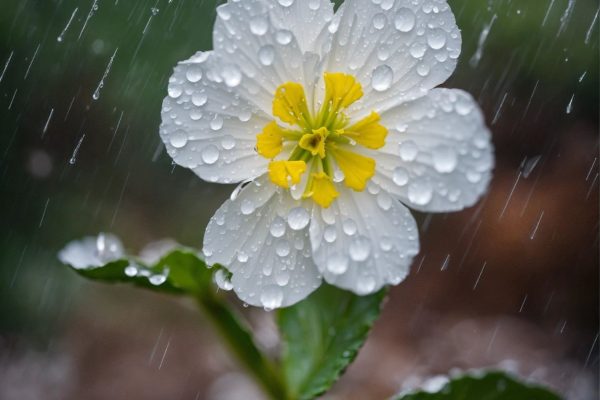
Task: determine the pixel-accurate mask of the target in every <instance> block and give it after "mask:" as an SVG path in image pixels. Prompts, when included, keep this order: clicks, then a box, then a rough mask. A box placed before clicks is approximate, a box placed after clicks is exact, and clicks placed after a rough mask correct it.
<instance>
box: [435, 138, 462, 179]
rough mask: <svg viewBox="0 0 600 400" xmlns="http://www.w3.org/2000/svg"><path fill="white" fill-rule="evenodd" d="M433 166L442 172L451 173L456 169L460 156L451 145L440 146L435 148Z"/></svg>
mask: <svg viewBox="0 0 600 400" xmlns="http://www.w3.org/2000/svg"><path fill="white" fill-rule="evenodd" d="M432 155H433V167H434V168H435V169H436V171H438V172H440V173H450V172H452V171H454V170H455V169H456V166H457V164H458V157H457V155H456V152H455V151H454V150H453V149H452V148H450V147H449V146H445V145H443V146H438V147H436V148H434V149H433V152H432Z"/></svg>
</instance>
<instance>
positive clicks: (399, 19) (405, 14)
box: [394, 8, 416, 32]
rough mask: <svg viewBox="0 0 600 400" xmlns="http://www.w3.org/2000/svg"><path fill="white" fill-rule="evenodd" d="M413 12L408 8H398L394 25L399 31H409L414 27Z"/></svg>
mask: <svg viewBox="0 0 600 400" xmlns="http://www.w3.org/2000/svg"><path fill="white" fill-rule="evenodd" d="M415 19H416V18H415V13H413V12H412V10H410V9H408V8H400V9H399V10H398V12H397V13H396V18H394V26H395V27H396V29H398V30H399V31H400V32H410V31H412V30H413V29H414V27H415Z"/></svg>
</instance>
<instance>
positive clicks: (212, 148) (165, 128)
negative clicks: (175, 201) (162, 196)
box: [160, 53, 270, 183]
mask: <svg viewBox="0 0 600 400" xmlns="http://www.w3.org/2000/svg"><path fill="white" fill-rule="evenodd" d="M222 71H223V67H222V60H220V59H218V56H216V55H215V53H198V54H196V55H195V56H193V57H192V58H190V59H189V60H186V61H184V62H181V63H179V65H177V67H175V71H174V73H173V76H172V77H171V78H170V79H169V90H168V92H169V96H167V97H166V98H165V100H164V101H163V107H162V124H161V127H160V136H161V138H162V140H163V142H164V143H165V145H166V147H167V152H168V153H169V155H170V156H171V157H172V158H173V160H174V161H175V162H176V163H177V164H179V165H181V166H183V167H186V168H190V169H192V170H193V171H194V172H195V173H196V174H197V175H198V176H200V177H201V178H202V179H204V180H206V181H209V182H219V183H236V182H241V181H244V180H246V179H249V178H253V177H256V176H259V175H261V174H263V173H264V172H265V171H266V169H267V164H268V160H266V159H265V158H263V157H261V156H259V155H258V154H257V153H256V151H255V150H254V147H255V146H256V135H257V134H258V133H260V132H261V131H262V129H263V127H264V126H265V125H266V124H268V123H269V121H270V118H269V117H268V116H267V115H266V114H264V113H263V112H262V111H260V110H259V109H257V108H256V107H255V106H254V105H252V104H251V103H249V102H248V101H246V100H244V98H242V97H241V96H240V95H239V94H238V93H237V91H236V90H235V88H232V87H229V85H228V84H227V81H226V79H224V78H223V76H222V75H223V74H222Z"/></svg>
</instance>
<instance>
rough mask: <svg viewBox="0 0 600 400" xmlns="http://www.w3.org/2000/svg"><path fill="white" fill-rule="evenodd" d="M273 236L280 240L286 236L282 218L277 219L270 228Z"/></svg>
mask: <svg viewBox="0 0 600 400" xmlns="http://www.w3.org/2000/svg"><path fill="white" fill-rule="evenodd" d="M269 231H270V232H271V235H272V236H273V237H276V238H280V237H282V236H283V235H284V234H285V221H284V219H283V218H281V217H276V218H275V219H274V220H273V222H272V223H271V227H270V228H269Z"/></svg>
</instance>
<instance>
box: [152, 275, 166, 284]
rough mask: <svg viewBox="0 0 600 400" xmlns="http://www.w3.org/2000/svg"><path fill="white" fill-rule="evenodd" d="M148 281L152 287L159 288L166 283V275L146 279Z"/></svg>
mask: <svg viewBox="0 0 600 400" xmlns="http://www.w3.org/2000/svg"><path fill="white" fill-rule="evenodd" d="M148 280H149V281H150V283H151V284H153V285H154V286H160V285H162V284H163V283H165V282H166V281H167V275H166V274H165V275H163V274H159V275H152V276H151V277H149V278H148Z"/></svg>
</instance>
